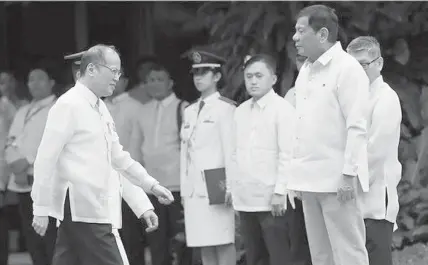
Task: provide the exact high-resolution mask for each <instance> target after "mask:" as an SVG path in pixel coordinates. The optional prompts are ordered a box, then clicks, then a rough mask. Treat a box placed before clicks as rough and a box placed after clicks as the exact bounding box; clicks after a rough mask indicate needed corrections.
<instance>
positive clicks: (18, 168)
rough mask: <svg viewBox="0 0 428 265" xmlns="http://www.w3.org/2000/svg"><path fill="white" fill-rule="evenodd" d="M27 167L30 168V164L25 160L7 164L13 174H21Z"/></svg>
mask: <svg viewBox="0 0 428 265" xmlns="http://www.w3.org/2000/svg"><path fill="white" fill-rule="evenodd" d="M29 166H30V164H29V163H28V161H27V159H25V158H21V159H18V160H15V161H13V162H12V163H10V164H9V168H10V170H11V171H12V173H14V174H19V173H21V172H24V171H25V170H27V169H28V167H29Z"/></svg>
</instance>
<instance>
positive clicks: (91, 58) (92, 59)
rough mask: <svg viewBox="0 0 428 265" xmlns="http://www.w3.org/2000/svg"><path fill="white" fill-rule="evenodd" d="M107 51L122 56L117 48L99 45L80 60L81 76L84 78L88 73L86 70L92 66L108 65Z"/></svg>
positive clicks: (93, 47) (89, 50) (90, 49)
mask: <svg viewBox="0 0 428 265" xmlns="http://www.w3.org/2000/svg"><path fill="white" fill-rule="evenodd" d="M107 51H113V52H115V53H116V54H117V55H119V56H120V54H119V52H118V50H117V49H116V47H114V46H111V45H105V44H97V45H95V46H92V47H91V48H89V49H88V50H87V51H86V52H85V53H84V54H83V55H82V59H81V60H80V74H81V75H82V76H83V75H85V73H86V68H87V67H88V65H89V64H90V63H92V64H106V59H105V55H106V53H107Z"/></svg>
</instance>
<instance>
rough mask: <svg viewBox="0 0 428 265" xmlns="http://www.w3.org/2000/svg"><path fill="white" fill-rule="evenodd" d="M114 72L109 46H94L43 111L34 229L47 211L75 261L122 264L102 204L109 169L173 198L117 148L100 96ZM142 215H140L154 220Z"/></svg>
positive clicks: (114, 55)
mask: <svg viewBox="0 0 428 265" xmlns="http://www.w3.org/2000/svg"><path fill="white" fill-rule="evenodd" d="M120 71H121V60H120V57H119V54H118V52H117V51H116V50H115V48H114V47H111V46H106V45H96V46H94V47H92V48H90V49H89V50H88V51H86V52H85V53H84V54H83V56H82V60H81V66H80V75H81V76H80V79H79V80H78V82H77V83H76V85H75V86H74V87H73V88H71V89H70V90H69V91H67V92H66V93H65V94H64V95H63V96H61V97H60V98H59V99H58V101H57V102H56V104H55V105H54V106H53V107H52V109H51V111H50V112H49V116H48V120H47V123H46V128H45V131H44V134H43V138H42V142H41V144H40V147H39V150H38V152H37V158H36V161H35V163H34V175H35V178H34V186H33V190H32V194H31V195H32V198H33V201H34V204H33V205H34V220H33V227H34V229H35V230H36V232H37V233H39V234H40V235H44V233H45V231H46V228H47V221H48V216H52V217H54V218H56V219H58V220H60V221H61V224H60V227H59V231H58V238H57V244H65V245H68V246H69V247H70V249H71V250H72V252H73V254H74V256H75V257H76V258H77V259H78V260H79V261H80V263H81V264H111V265H113V264H114V265H122V264H123V261H122V258H121V256H120V252H119V249H118V246H117V243H116V240H115V236H114V235H113V233H112V225H111V215H110V214H111V213H110V208H109V204H110V192H109V190H110V187H111V185H110V184H111V180H112V178H111V173H112V169H115V170H117V171H118V172H120V173H121V174H122V175H123V176H124V177H126V178H128V179H129V180H130V181H131V182H132V183H134V184H135V185H137V186H139V187H141V188H143V189H145V190H146V191H151V192H152V193H154V194H155V195H156V196H157V197H158V199H159V200H160V201H161V202H164V203H170V202H172V201H173V200H174V199H173V197H172V194H171V192H170V191H169V190H167V189H166V188H164V187H162V186H161V185H159V184H158V182H157V181H156V180H155V179H153V178H152V177H151V176H150V175H149V174H148V173H147V171H146V170H145V169H144V168H143V167H142V166H141V165H140V164H139V163H138V162H136V161H134V160H133V159H131V157H130V155H129V153H127V152H125V151H123V148H122V145H121V144H120V143H119V139H118V136H117V133H116V129H115V125H114V122H113V119H112V117H111V116H110V113H109V112H108V110H107V107H106V106H105V104H104V103H103V101H101V100H100V97H106V96H110V95H111V94H112V93H113V91H114V89H115V86H116V83H117V82H118V79H119V77H120V74H121V72H120ZM146 213H147V214H149V216H146V217H145V219H146V220H149V219H150V220H154V219H155V218H156V217H155V215H154V214H153V212H151V211H146ZM61 241H64V242H61Z"/></svg>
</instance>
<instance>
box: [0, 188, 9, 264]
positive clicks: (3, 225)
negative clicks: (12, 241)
mask: <svg viewBox="0 0 428 265" xmlns="http://www.w3.org/2000/svg"><path fill="white" fill-rule="evenodd" d="M0 196H2V195H0ZM8 257H9V220H8V218H7V207H6V206H3V207H1V206H0V265H7V262H8Z"/></svg>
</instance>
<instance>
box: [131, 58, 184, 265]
mask: <svg viewBox="0 0 428 265" xmlns="http://www.w3.org/2000/svg"><path fill="white" fill-rule="evenodd" d="M145 86H146V87H147V92H148V93H149V96H150V97H151V98H152V100H150V101H149V102H148V103H147V104H144V105H141V107H140V108H138V110H136V113H138V115H139V117H135V119H134V122H135V124H134V126H133V133H132V138H131V142H130V154H131V156H132V157H135V159H137V160H138V159H139V161H140V162H141V163H142V164H143V165H144V167H145V168H146V169H147V172H149V174H150V175H151V176H153V177H154V178H155V179H156V180H158V181H159V182H160V184H161V185H163V186H164V187H166V188H168V189H169V190H170V191H172V194H173V195H174V202H173V203H172V204H170V205H161V204H159V202H157V199H156V197H155V196H149V197H150V199H151V201H152V203H153V205H154V206H155V212H156V214H157V215H158V216H159V229H158V230H157V231H155V232H153V233H151V234H148V235H147V239H148V243H149V246H150V250H151V257H152V259H151V260H152V263H153V265H168V264H171V261H172V258H171V251H172V244H171V243H172V240H173V238H174V236H176V235H177V234H178V233H179V232H182V231H181V230H182V229H181V230H180V229H179V227H180V225H179V224H178V221H179V220H180V219H182V218H183V216H182V213H181V212H182V209H183V207H182V205H181V198H180V174H179V172H180V144H181V141H180V128H181V124H179V123H180V122H179V121H178V120H179V117H182V114H183V110H184V107H185V106H187V105H188V103H187V102H183V101H181V100H180V99H179V98H177V96H176V95H175V93H174V91H173V86H174V81H173V80H172V78H171V76H170V73H169V71H168V70H167V69H166V68H165V67H164V66H162V65H160V64H152V67H151V68H149V69H148V73H147V79H146V84H145Z"/></svg>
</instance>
